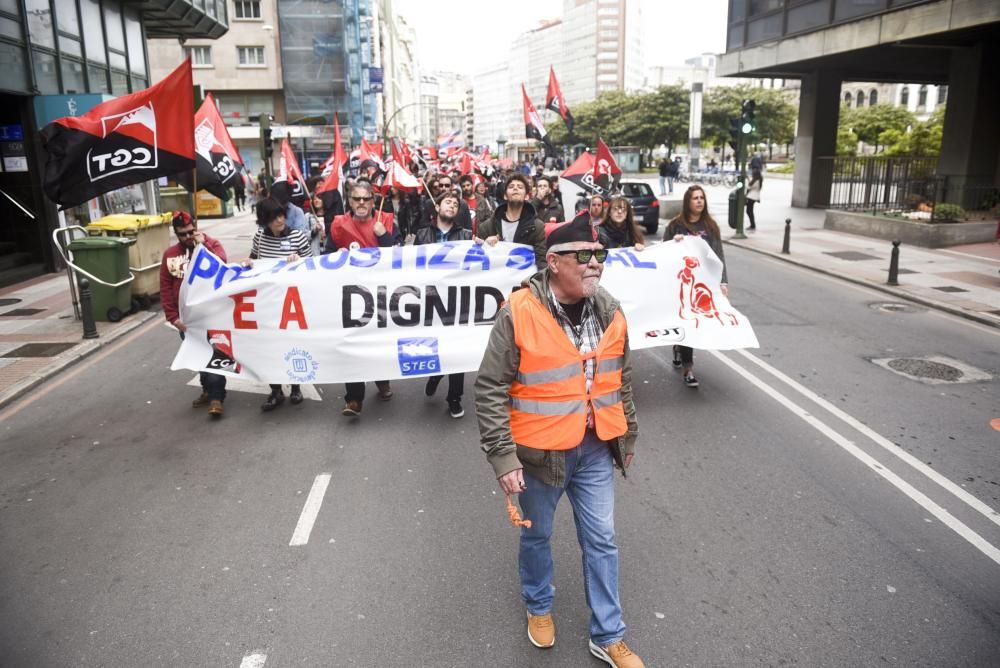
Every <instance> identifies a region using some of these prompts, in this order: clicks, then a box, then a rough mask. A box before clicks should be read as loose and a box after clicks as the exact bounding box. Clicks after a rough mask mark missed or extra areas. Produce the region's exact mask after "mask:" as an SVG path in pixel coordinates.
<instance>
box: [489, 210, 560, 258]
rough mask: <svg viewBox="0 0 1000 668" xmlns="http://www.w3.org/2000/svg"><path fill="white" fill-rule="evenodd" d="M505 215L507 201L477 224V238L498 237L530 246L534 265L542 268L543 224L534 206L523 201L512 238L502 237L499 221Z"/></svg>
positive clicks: (501, 227)
mask: <svg viewBox="0 0 1000 668" xmlns="http://www.w3.org/2000/svg"><path fill="white" fill-rule="evenodd" d="M506 215H507V203H506V202H504V203H503V204H501V205H500V206H498V207H497V210H496V211H495V212H494V213H493V218H491V219H489V220H484V221H483V222H481V223H480V224H479V225H478V229H477V230H476V231H477V232H478V234H479V238H480V239H486V238H487V237H498V238H499V239H500V240H501V241H510V242H512V243H515V244H525V245H528V246H531V247H533V248H534V249H535V266H536V267H538V268H539V269H543V268H544V267H545V225H544V223H542V221H540V220H538V218H537V217H536V216H535V207H533V206H531V204H530V203H528V202H525V203H524V206H523V207H521V217H520V218H518V220H517V228H516V229H515V230H514V238H513V239H504V238H503V226H502V225H501V221H503V220H505V218H506Z"/></svg>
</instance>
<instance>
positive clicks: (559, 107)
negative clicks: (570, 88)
mask: <svg viewBox="0 0 1000 668" xmlns="http://www.w3.org/2000/svg"><path fill="white" fill-rule="evenodd" d="M545 108H546V109H550V110H551V111H554V112H556V113H557V114H559V115H560V116H562V119H563V122H565V123H566V129H567V130H569V131H570V132H573V114H571V113H569V107H568V106H566V98H564V97H563V94H562V88H560V87H559V81H557V80H556V71H555V69H554V68H553V67H552V66H551V65H549V91H548V93H547V94H546V95H545Z"/></svg>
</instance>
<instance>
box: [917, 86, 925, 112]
mask: <svg viewBox="0 0 1000 668" xmlns="http://www.w3.org/2000/svg"><path fill="white" fill-rule="evenodd" d="M926 106H927V86H926V85H924V86H921V87H920V92H918V93H917V109H923V108H924V107H926Z"/></svg>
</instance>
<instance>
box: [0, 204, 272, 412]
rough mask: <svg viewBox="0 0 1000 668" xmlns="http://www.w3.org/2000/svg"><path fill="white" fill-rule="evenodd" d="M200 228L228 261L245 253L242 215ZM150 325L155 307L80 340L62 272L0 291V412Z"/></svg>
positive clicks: (249, 222)
mask: <svg viewBox="0 0 1000 668" xmlns="http://www.w3.org/2000/svg"><path fill="white" fill-rule="evenodd" d="M200 228H201V229H202V230H204V231H205V232H207V233H208V234H209V235H211V236H213V237H215V238H217V239H220V240H221V241H222V242H223V246H224V247H225V248H226V251H227V253H229V254H230V256H231V257H233V258H236V257H244V256H246V255H247V253H248V252H249V248H250V238H251V232H253V228H254V223H253V218H252V217H251V216H250V214H248V213H247V214H241V215H239V216H236V217H234V218H229V219H226V220H203V221H201V223H200ZM174 241H175V240H174V239H173V238H172V242H174ZM155 319H158V320H163V314H162V311H161V310H160V308H159V303H158V302H157V303H156V304H155V305H154V306H153V307H151V309H150V310H147V311H138V312H137V313H134V314H132V315H128V316H125V317H124V318H123V319H122V320H121V321H119V322H98V323H97V333H98V335H99V336H98V338H96V339H84V338H83V324H82V323H81V322H80V321H79V320H76V318H75V317H74V313H73V302H72V298H71V297H70V293H69V279H68V278H67V277H66V272H65V271H63V272H60V273H56V274H46V275H44V276H39V277H37V278H34V279H31V280H29V281H25V282H24V283H19V284H16V285H12V286H8V287H6V288H0V409H2V408H3V407H4V406H6V405H7V404H9V403H11V402H12V401H14V400H16V399H18V398H20V397H21V396H23V395H24V394H25V393H27V392H29V391H30V390H31V389H32V388H34V387H37V386H38V385H40V384H41V383H43V382H45V381H46V380H48V379H49V378H52V377H53V376H55V375H56V374H58V373H59V372H60V371H63V370H64V369H67V368H69V367H71V366H73V365H74V364H76V363H77V362H79V361H80V360H82V359H84V358H85V357H88V356H89V355H92V354H93V353H95V352H97V351H99V350H100V349H101V348H104V347H105V346H107V345H109V344H111V343H113V342H114V341H116V340H118V339H120V338H121V337H123V336H125V335H126V334H128V333H129V332H131V331H133V330H135V329H138V328H139V327H141V326H142V325H143V324H145V323H147V322H149V321H150V320H155Z"/></svg>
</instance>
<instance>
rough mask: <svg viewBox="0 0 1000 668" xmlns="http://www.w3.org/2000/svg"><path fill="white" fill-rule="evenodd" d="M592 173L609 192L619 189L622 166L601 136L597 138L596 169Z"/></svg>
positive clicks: (595, 180) (601, 186)
mask: <svg viewBox="0 0 1000 668" xmlns="http://www.w3.org/2000/svg"><path fill="white" fill-rule="evenodd" d="M591 174H592V177H593V179H594V183H595V184H596V185H597V186H599V187H600V188H602V189H603V190H606V191H609V192H613V191H615V190H618V184H619V183H620V182H621V180H622V168H621V167H619V166H618V163H617V162H616V161H615V156H614V155H612V154H611V150H610V149H608V145H607V144H605V143H604V140H603V139H601V138H600V137H598V138H597V155H596V156H594V169H593V172H592V173H591Z"/></svg>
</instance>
